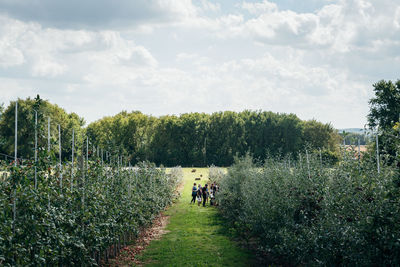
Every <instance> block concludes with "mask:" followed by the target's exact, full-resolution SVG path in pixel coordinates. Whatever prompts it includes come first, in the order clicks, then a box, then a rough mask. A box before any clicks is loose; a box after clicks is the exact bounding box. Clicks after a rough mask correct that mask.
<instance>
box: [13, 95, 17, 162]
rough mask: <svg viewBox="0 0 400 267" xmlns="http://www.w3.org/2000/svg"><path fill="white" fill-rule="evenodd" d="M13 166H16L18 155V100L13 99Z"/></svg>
mask: <svg viewBox="0 0 400 267" xmlns="http://www.w3.org/2000/svg"><path fill="white" fill-rule="evenodd" d="M14 141H15V142H14V159H15V161H14V166H17V160H18V158H17V155H18V100H17V101H15V140H14Z"/></svg>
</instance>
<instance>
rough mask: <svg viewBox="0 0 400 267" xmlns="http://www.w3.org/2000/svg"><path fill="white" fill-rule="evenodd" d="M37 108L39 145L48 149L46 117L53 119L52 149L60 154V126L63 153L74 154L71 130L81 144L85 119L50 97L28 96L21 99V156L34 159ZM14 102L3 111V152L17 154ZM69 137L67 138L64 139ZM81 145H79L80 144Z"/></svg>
mask: <svg viewBox="0 0 400 267" xmlns="http://www.w3.org/2000/svg"><path fill="white" fill-rule="evenodd" d="M35 110H36V111H37V113H38V128H37V131H38V147H46V148H47V125H48V124H47V119H48V117H50V119H51V126H50V129H51V150H52V152H54V153H56V154H57V155H58V151H59V149H58V127H57V125H60V126H61V132H62V133H61V134H62V155H63V158H64V159H65V158H67V157H68V156H69V155H70V154H71V143H70V142H71V139H72V129H74V130H75V141H76V143H77V144H82V140H83V134H84V129H83V128H82V127H83V125H84V123H85V122H84V120H83V119H82V118H80V117H79V116H78V115H77V114H75V113H70V114H68V113H67V112H66V111H65V110H64V109H62V108H60V107H59V106H57V105H53V104H51V103H49V102H48V101H47V100H42V99H40V97H39V96H37V97H36V98H35V99H31V98H27V99H26V100H22V99H18V157H22V158H33V154H34V142H35V141H34V140H35ZM14 135H15V101H14V102H11V103H10V105H9V106H8V107H7V108H6V109H5V110H4V112H3V113H2V116H1V118H0V141H1V140H3V142H2V143H0V152H2V153H5V154H8V155H13V154H14ZM65 140H68V141H65ZM77 148H79V147H77Z"/></svg>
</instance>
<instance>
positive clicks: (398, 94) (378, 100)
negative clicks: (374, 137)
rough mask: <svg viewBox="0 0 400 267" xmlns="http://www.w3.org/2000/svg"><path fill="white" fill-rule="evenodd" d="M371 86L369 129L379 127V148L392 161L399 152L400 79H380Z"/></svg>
mask: <svg viewBox="0 0 400 267" xmlns="http://www.w3.org/2000/svg"><path fill="white" fill-rule="evenodd" d="M373 87H374V93H375V96H374V97H373V98H371V99H370V100H369V106H370V111H369V114H368V124H369V126H370V128H371V129H372V128H375V127H377V126H378V127H379V132H378V135H379V148H380V150H381V151H384V153H385V154H387V156H389V157H390V158H391V163H393V162H395V160H398V159H396V157H397V156H398V155H399V154H400V153H399V151H400V149H399V141H398V140H399V137H400V132H399V129H398V127H397V128H396V123H398V122H399V119H400V80H398V81H397V82H396V83H394V82H392V81H384V80H382V81H379V82H378V83H376V84H374V85H373Z"/></svg>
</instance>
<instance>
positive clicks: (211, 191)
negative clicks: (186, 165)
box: [190, 183, 219, 207]
mask: <svg viewBox="0 0 400 267" xmlns="http://www.w3.org/2000/svg"><path fill="white" fill-rule="evenodd" d="M218 190H219V187H218V185H217V184H216V183H212V184H211V186H210V188H208V184H205V186H204V187H202V186H201V184H199V185H198V186H196V183H194V184H193V188H192V200H191V201H190V204H192V203H196V201H197V204H198V205H199V206H200V204H201V202H203V207H205V206H206V203H208V202H209V201H210V205H211V206H212V205H216V201H215V194H216V193H217V192H218Z"/></svg>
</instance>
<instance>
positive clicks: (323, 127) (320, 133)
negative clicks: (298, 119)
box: [303, 120, 340, 151]
mask: <svg viewBox="0 0 400 267" xmlns="http://www.w3.org/2000/svg"><path fill="white" fill-rule="evenodd" d="M303 140H304V143H306V144H307V145H308V146H310V147H311V148H312V149H316V148H325V149H327V150H329V151H336V150H337V144H338V143H339V142H340V136H339V134H338V132H337V130H335V129H334V128H333V126H332V125H331V124H323V123H321V122H318V121H316V120H309V121H304V122H303Z"/></svg>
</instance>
